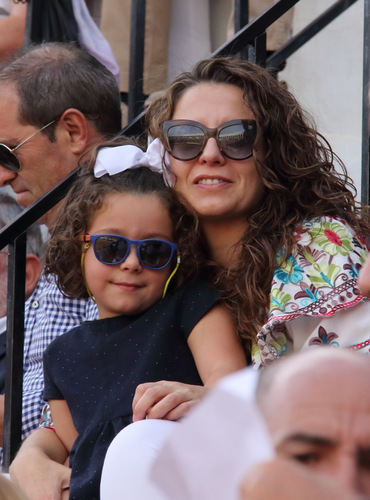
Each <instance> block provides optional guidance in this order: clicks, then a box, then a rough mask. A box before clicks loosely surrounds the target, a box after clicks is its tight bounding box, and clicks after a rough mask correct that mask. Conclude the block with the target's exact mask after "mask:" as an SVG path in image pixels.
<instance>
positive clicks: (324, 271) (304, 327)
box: [252, 217, 370, 367]
mask: <svg viewBox="0 0 370 500" xmlns="http://www.w3.org/2000/svg"><path fill="white" fill-rule="evenodd" d="M295 237H296V240H297V246H296V248H295V250H294V252H293V253H292V254H290V255H289V256H288V258H287V259H285V260H283V258H282V257H281V255H278V257H277V267H276V269H275V272H274V276H273V280H272V286H271V294H270V305H269V310H268V321H267V322H266V323H265V324H264V325H263V327H262V328H261V330H260V331H259V332H258V334H257V339H256V343H255V345H254V346H253V350H252V359H253V363H254V365H255V366H256V367H260V366H264V365H267V364H268V363H269V362H271V361H273V360H274V359H276V358H278V357H280V356H282V355H285V354H287V353H289V352H293V351H297V350H300V349H305V348H309V347H313V346H322V345H330V346H334V347H347V348H352V349H356V350H362V351H364V352H366V353H369V352H370V300H367V299H366V298H365V297H363V296H362V295H361V294H360V292H359V289H358V288H357V278H358V273H359V270H360V268H361V266H362V265H363V263H364V262H365V260H366V257H367V254H368V249H367V246H366V242H365V241H364V239H363V238H361V237H360V236H358V235H356V234H355V233H354V231H353V230H352V229H351V227H350V226H348V224H347V223H346V222H345V221H344V220H343V219H340V218H334V217H323V218H318V219H312V220H307V221H305V222H304V223H303V224H302V226H300V227H298V228H297V229H296V232H295Z"/></svg>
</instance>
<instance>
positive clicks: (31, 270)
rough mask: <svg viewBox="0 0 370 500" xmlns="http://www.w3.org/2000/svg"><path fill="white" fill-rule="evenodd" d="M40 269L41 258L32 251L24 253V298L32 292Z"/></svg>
mask: <svg viewBox="0 0 370 500" xmlns="http://www.w3.org/2000/svg"><path fill="white" fill-rule="evenodd" d="M41 271H42V263H41V260H40V259H39V258H38V257H37V255H34V254H33V253H28V254H27V255H26V290H25V292H26V300H27V299H28V297H29V296H30V295H31V294H32V292H33V291H34V289H35V286H36V285H37V282H38V280H39V278H40V274H41Z"/></svg>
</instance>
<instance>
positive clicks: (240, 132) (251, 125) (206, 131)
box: [162, 120, 257, 161]
mask: <svg viewBox="0 0 370 500" xmlns="http://www.w3.org/2000/svg"><path fill="white" fill-rule="evenodd" d="M162 128H163V134H164V137H165V145H166V149H167V151H168V152H169V153H170V155H171V156H173V157H174V158H176V159H177V160H183V161H189V160H194V158H196V157H197V156H199V155H200V154H201V153H202V151H203V149H204V146H205V145H206V142H207V141H208V139H210V138H211V137H214V138H215V139H216V141H217V145H218V148H219V150H220V151H221V153H222V154H223V155H225V156H227V157H228V158H230V159H231V160H246V159H247V158H250V157H251V156H252V153H253V143H254V140H255V138H256V133H257V125H256V122H255V121H254V120H231V121H229V122H226V123H223V124H222V125H220V126H219V127H217V128H207V127H205V126H204V125H202V124H201V123H198V122H194V121H192V120H169V121H166V122H164V123H163V127H162Z"/></svg>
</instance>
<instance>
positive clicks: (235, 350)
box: [188, 304, 247, 387]
mask: <svg viewBox="0 0 370 500" xmlns="http://www.w3.org/2000/svg"><path fill="white" fill-rule="evenodd" d="M188 344H189V347H190V350H191V352H192V354H193V357H194V361H195V364H196V365H197V368H198V372H199V375H200V378H201V379H202V381H203V384H204V386H205V387H211V386H213V385H214V384H215V383H216V382H218V380H220V378H222V377H224V376H225V375H229V374H230V373H233V372H235V371H237V370H241V369H242V368H245V367H246V364H247V362H246V357H245V352H244V350H243V347H242V345H241V343H240V341H239V339H238V337H237V334H236V330H235V325H234V323H233V320H232V318H231V315H230V313H229V312H228V311H227V310H226V309H225V307H223V306H221V305H219V304H218V305H216V306H214V307H213V308H212V309H211V310H210V311H209V312H208V313H207V314H206V315H205V316H203V318H202V319H201V320H200V321H199V322H198V323H197V324H196V325H195V327H194V328H193V330H192V332H191V334H190V335H189V338H188Z"/></svg>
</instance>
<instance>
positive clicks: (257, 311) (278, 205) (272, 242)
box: [146, 57, 370, 345]
mask: <svg viewBox="0 0 370 500" xmlns="http://www.w3.org/2000/svg"><path fill="white" fill-rule="evenodd" d="M204 83H207V84H209V83H212V84H229V85H234V86H236V87H238V88H240V89H242V91H243V96H244V103H245V104H246V105H247V106H248V107H249V108H250V109H251V111H252V112H253V114H254V117H255V120H256V122H257V137H256V140H255V144H254V154H253V156H254V161H255V164H256V168H257V171H258V173H259V176H260V178H261V180H262V182H263V184H264V186H265V192H264V198H263V200H262V202H261V204H260V206H259V208H258V210H256V211H255V213H253V214H252V215H250V214H249V215H248V216H247V215H246V221H247V223H248V224H247V225H248V227H247V230H246V231H245V233H244V234H243V236H242V238H241V239H240V241H239V243H238V245H239V247H240V253H239V259H238V262H236V263H235V264H234V265H232V266H231V267H230V268H228V269H220V266H218V265H217V264H216V263H215V262H214V261H213V260H212V258H211V252H210V249H209V247H208V245H207V242H206V239H205V237H204V234H202V231H201V228H200V225H199V223H197V222H196V220H195V219H196V216H195V215H194V214H193V216H192V222H191V223H190V222H189V223H190V224H191V225H192V227H193V228H194V229H195V230H196V231H197V232H198V237H197V238H196V239H195V244H194V248H193V256H194V257H193V258H194V259H196V260H197V261H198V262H202V261H203V262H204V263H205V266H206V267H204V269H207V270H208V276H209V277H210V278H211V280H212V281H213V282H214V283H215V284H216V285H217V286H219V287H221V288H226V290H227V296H228V303H229V307H230V310H231V311H232V313H233V314H234V317H235V319H236V321H237V324H238V328H239V332H240V335H241V337H242V338H243V340H244V342H245V344H246V345H250V342H251V341H252V340H253V339H254V338H255V335H256V332H257V331H258V329H259V327H260V326H261V325H262V324H263V323H264V322H265V321H266V319H267V309H266V307H267V305H268V302H269V292H270V287H271V281H272V276H273V271H274V268H275V267H276V256H277V253H278V251H279V250H281V249H283V248H284V249H285V252H286V254H287V253H288V252H290V251H291V250H292V248H293V246H294V237H293V233H294V230H295V228H296V227H297V226H298V225H299V224H301V223H302V221H304V220H305V219H307V218H310V217H323V216H339V217H342V218H344V219H345V220H346V221H347V222H348V223H349V225H350V226H352V228H353V229H354V230H355V231H357V232H358V233H361V234H365V235H366V234H369V228H370V221H369V212H368V207H366V210H364V207H363V206H361V205H360V204H359V203H357V202H356V201H355V195H356V189H355V187H354V185H353V182H352V180H351V179H350V178H349V177H348V175H347V171H346V168H345V166H344V164H343V163H342V161H341V160H340V159H339V158H338V157H337V156H336V155H335V153H334V152H333V150H332V148H331V146H330V145H329V143H328V142H327V141H326V139H325V138H324V137H323V136H322V135H321V134H319V133H318V132H317V130H316V129H315V127H314V125H313V122H312V119H311V118H310V117H309V116H308V115H307V114H305V112H304V111H303V110H302V108H301V106H300V105H299V104H298V102H297V101H296V99H295V98H294V97H293V95H292V94H291V93H290V92H289V91H288V90H287V88H286V86H285V85H283V84H281V83H279V82H278V81H277V80H276V78H274V76H272V75H271V74H270V73H269V72H268V70H266V69H263V68H261V67H260V66H258V65H255V64H253V63H250V62H248V61H244V60H240V59H237V58H235V57H222V58H215V59H206V60H203V61H200V62H199V63H197V64H196V65H195V67H194V68H193V70H192V71H191V72H187V73H183V74H181V75H179V76H178V77H177V78H176V79H175V80H174V82H173V83H172V84H171V85H170V86H169V88H168V89H167V91H165V92H163V93H162V94H161V95H160V96H159V97H158V98H157V99H156V100H154V101H153V102H152V103H151V105H150V106H149V108H148V110H147V114H146V120H147V124H148V128H149V131H150V134H151V136H152V137H159V138H161V139H162V141H163V143H164V144H165V139H164V136H163V131H162V124H163V122H164V121H166V120H170V119H171V118H172V116H173V113H174V111H175V108H176V105H177V103H178V102H179V100H180V99H181V97H182V95H183V94H184V92H186V90H187V89H189V88H191V87H194V86H197V85H202V84H204ZM169 175H170V174H169ZM175 189H176V185H175Z"/></svg>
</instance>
